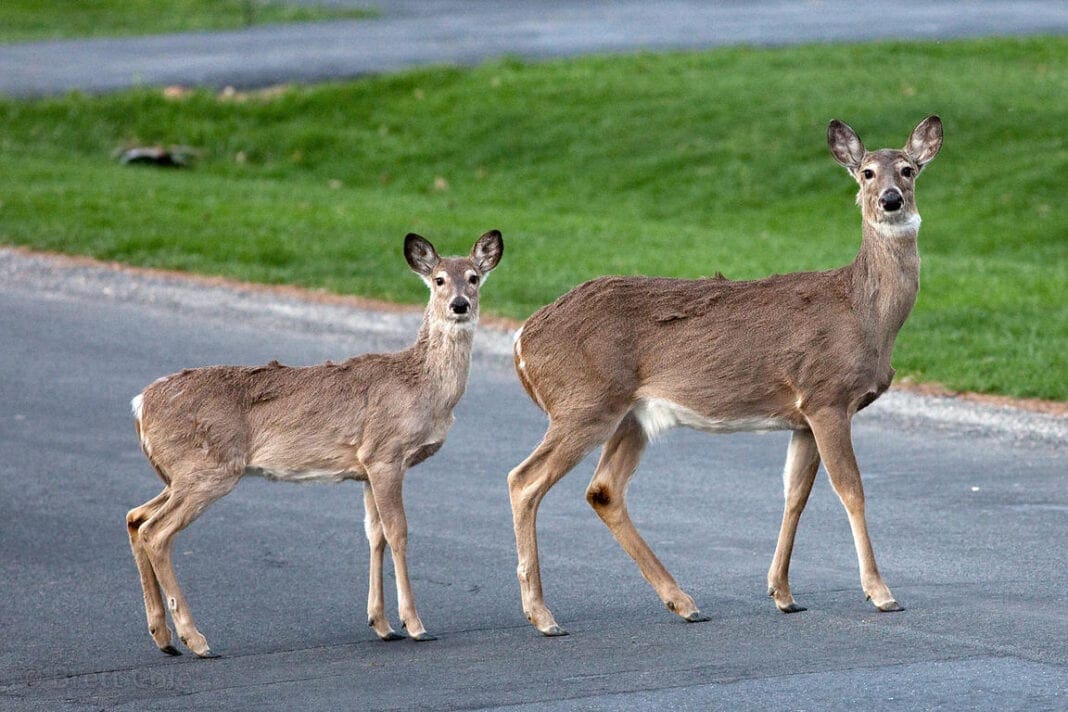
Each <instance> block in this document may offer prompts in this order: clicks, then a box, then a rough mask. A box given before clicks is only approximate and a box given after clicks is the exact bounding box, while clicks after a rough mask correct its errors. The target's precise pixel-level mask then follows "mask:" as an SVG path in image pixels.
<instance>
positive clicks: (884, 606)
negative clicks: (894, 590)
mask: <svg viewBox="0 0 1068 712" xmlns="http://www.w3.org/2000/svg"><path fill="white" fill-rule="evenodd" d="M875 607H876V608H878V609H879V610H880V611H882V612H883V613H897V612H898V611H903V610H905V607H904V606H902V605H901V604H900V603H898V602H897V601H895V600H893V599H891V600H889V601H887V602H886V603H879V604H876V606H875Z"/></svg>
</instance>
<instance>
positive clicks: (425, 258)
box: [404, 232, 441, 277]
mask: <svg viewBox="0 0 1068 712" xmlns="http://www.w3.org/2000/svg"><path fill="white" fill-rule="evenodd" d="M404 259H406V260H408V266H409V267H411V268H412V271H413V272H415V273H416V274H418V275H420V276H422V277H429V276H430V273H431V272H433V271H434V268H435V267H437V266H438V263H439V262H441V258H440V257H439V256H438V251H437V250H435V249H434V246H433V245H431V244H430V241H429V240H427V239H426V238H425V237H421V236H419V235H416V234H415V233H414V232H409V233H408V234H407V235H406V236H405V238H404Z"/></svg>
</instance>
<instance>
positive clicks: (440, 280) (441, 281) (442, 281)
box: [434, 277, 445, 287]
mask: <svg viewBox="0 0 1068 712" xmlns="http://www.w3.org/2000/svg"><path fill="white" fill-rule="evenodd" d="M434 284H436V285H438V286H439V287H440V286H441V285H443V284H445V278H444V277H435V278H434Z"/></svg>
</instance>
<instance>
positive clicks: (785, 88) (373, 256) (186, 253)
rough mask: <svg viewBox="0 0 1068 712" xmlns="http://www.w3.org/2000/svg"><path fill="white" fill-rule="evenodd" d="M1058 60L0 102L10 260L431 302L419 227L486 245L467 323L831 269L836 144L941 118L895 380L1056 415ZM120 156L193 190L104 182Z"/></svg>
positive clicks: (775, 63) (457, 78) (855, 226)
mask: <svg viewBox="0 0 1068 712" xmlns="http://www.w3.org/2000/svg"><path fill="white" fill-rule="evenodd" d="M1066 60H1068V40H1065V39H1064V38H1032V39H998V40H980V41H962V42H950V43H938V44H904V43H900V44H899V43H887V44H865V45H855V46H810V47H797V48H788V49H774V50H763V49H748V48H735V49H724V50H717V51H712V52H704V53H687V54H665V55H636V56H612V57H593V58H585V59H579V60H570V61H559V62H552V63H547V64H525V63H521V62H518V61H502V62H495V63H490V64H487V65H484V66H481V67H478V68H475V69H471V70H459V69H442V68H436V69H427V70H419V71H413V72H409V73H404V74H400V75H395V76H386V77H380V78H372V79H368V80H365V81H360V82H355V83H349V84H337V85H325V86H318V87H310V88H294V89H291V90H288V91H285V92H282V93H280V94H279V93H271V94H265V95H262V96H257V95H250V96H245V97H239V98H243V100H241V101H234V100H222V99H221V98H219V97H217V96H215V95H213V94H211V93H208V92H201V93H195V94H193V95H192V96H189V97H187V98H185V99H181V100H168V99H165V98H163V96H162V95H161V93H160V92H158V91H150V90H139V91H132V92H127V93H123V94H118V95H111V96H105V97H97V98H89V97H85V96H79V95H72V96H67V97H64V98H61V99H51V100H39V101H32V102H31V101H0V126H3V127H4V128H3V129H0V156H2V157H3V160H2V165H3V169H2V170H0V201H2V205H0V242H5V243H12V244H22V245H29V246H33V247H37V248H42V249H51V250H60V251H64V252H77V253H84V254H89V255H93V256H96V257H100V258H106V259H116V260H122V261H126V262H130V263H134V264H140V265H149V266H159V267H169V268H177V269H183V270H193V271H198V272H204V273H211V274H225V275H230V276H233V277H237V278H240V279H246V280H255V281H262V282H293V283H298V284H303V285H308V286H314V287H326V288H328V289H332V290H336V291H339V292H348V293H356V294H363V295H369V296H378V297H384V298H386V299H393V300H399V301H403V302H413V303H416V302H421V301H422V300H424V299H425V288H424V287H423V285H422V284H421V283H420V282H419V280H418V279H416V278H415V277H414V276H413V275H410V274H408V273H407V270H406V266H405V264H404V262H403V259H402V257H401V253H400V246H401V242H402V238H403V236H404V234H405V233H406V232H408V231H410V230H414V231H416V232H419V233H422V234H424V235H426V236H427V237H429V238H430V239H432V240H433V241H434V242H435V243H436V244H438V246H439V247H440V248H443V251H446V252H459V251H466V250H467V249H468V248H469V247H470V245H471V243H472V242H473V241H474V239H475V238H476V237H477V236H478V235H479V234H481V233H482V232H483V231H485V230H487V229H489V228H494V227H496V228H500V229H501V230H502V231H503V233H504V237H505V242H506V252H505V257H504V260H503V262H502V265H501V267H500V268H499V270H498V274H496V275H495V277H494V279H493V280H492V281H491V282H490V283H489V285H488V286H487V288H486V292H487V293H486V295H485V298H484V308H486V309H488V310H489V311H492V312H496V313H498V314H503V315H507V316H512V317H519V318H523V317H525V316H527V315H528V314H529V313H531V312H532V311H533V310H534V309H536V308H537V307H538V306H540V305H541V304H544V303H546V302H548V301H551V300H552V299H554V298H555V297H556V296H558V295H559V294H561V293H562V292H564V291H566V290H567V289H568V288H570V287H571V286H573V285H575V284H576V283H578V282H580V281H582V280H585V279H587V278H590V277H593V276H596V275H601V274H606V273H642V274H658V275H678V276H690V277H695V276H700V275H707V274H712V273H714V272H715V271H717V270H722V271H723V272H724V273H725V274H727V276H729V277H731V278H735V279H741V278H753V277H759V276H763V275H765V274H768V273H771V272H787V271H793V270H801V269H824V268H829V267H833V266H838V265H841V264H844V263H846V262H847V261H849V260H851V259H852V258H853V257H854V256H855V254H856V250H857V247H858V245H859V240H860V215H859V211H858V209H857V208H856V206H855V205H854V204H853V196H854V194H855V192H856V188H855V184H854V183H853V182H852V180H851V179H850V178H849V176H848V175H847V174H846V173H845V172H844V171H843V170H842V169H841V168H840V167H839V166H838V165H837V164H836V163H835V162H834V160H833V159H832V158H831V156H830V153H829V152H828V150H827V147H826V141H825V130H826V124H827V121H828V120H829V119H830V118H832V117H839V118H841V119H843V120H845V121H847V122H849V123H850V124H851V125H852V126H854V127H855V128H856V129H857V130H858V132H859V133H860V134H861V136H862V137H863V138H864V139H865V141H866V143H867V144H868V145H869V146H870V147H879V146H887V145H890V146H901V145H903V143H904V141H905V139H906V137H907V136H908V134H909V131H910V130H911V129H912V127H913V126H915V125H916V123H918V122H919V120H920V119H922V118H923V117H924V116H925V115H927V114H929V113H934V112H937V113H939V114H940V115H941V116H942V119H943V121H944V122H945V132H946V140H945V145H944V147H943V150H942V153H941V154H940V155H939V157H938V158H937V160H935V161H934V163H932V164H931V165H930V166H929V167H928V168H927V169H926V170H925V172H924V175H923V176H921V177H920V179H919V187H918V199H919V203H920V208H921V210H922V212H923V216H924V228H923V230H922V234H921V236H920V248H921V253H922V255H923V260H924V262H923V278H922V279H923V288H922V291H921V292H920V297H919V302H918V304H917V307H916V310H915V311H914V313H913V315H912V317H911V319H910V321H909V322H907V323H906V325H905V328H904V330H903V331H902V333H901V335H900V337H899V340H898V345H897V349H896V351H895V358H894V362H895V366H896V367H897V368H898V371H899V375H908V376H911V377H913V378H916V379H919V380H928V381H932V380H933V381H938V382H941V383H944V384H946V385H947V386H949V387H951V388H955V389H965V390H974V391H981V392H994V393H1004V394H1009V395H1016V396H1034V397H1044V398H1053V399H1060V400H1066V399H1068V365H1066V357H1065V354H1066V353H1068V305H1066V303H1068V298H1066V295H1068V222H1066V213H1065V209H1064V196H1065V194H1066V192H1068V191H1066V187H1068V186H1066V178H1065V176H1066V175H1068V150H1066V147H1065V131H1064V127H1065V126H1068V82H1066V79H1068V77H1066V71H1065V67H1066V66H1068V65H1066ZM130 143H161V144H165V145H166V144H182V145H189V146H194V147H197V148H198V149H199V150H200V151H201V155H200V158H199V159H198V161H197V162H196V165H195V167H194V168H193V169H192V170H186V171H179V170H154V169H144V168H141V169H138V168H130V167H122V166H119V165H117V164H116V163H115V162H114V161H113V160H112V159H111V154H112V152H113V151H114V150H115V149H116V148H117V147H120V146H123V145H126V144H130Z"/></svg>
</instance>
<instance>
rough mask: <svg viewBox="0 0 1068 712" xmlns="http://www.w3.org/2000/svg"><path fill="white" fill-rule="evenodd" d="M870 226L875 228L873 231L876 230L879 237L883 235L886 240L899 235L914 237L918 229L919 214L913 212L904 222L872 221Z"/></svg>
mask: <svg viewBox="0 0 1068 712" xmlns="http://www.w3.org/2000/svg"><path fill="white" fill-rule="evenodd" d="M872 227H874V228H875V232H877V233H878V234H879V236H880V237H884V238H886V239H888V240H892V239H896V238H901V237H915V235H916V233H917V232H919V230H920V216H919V214H918V213H913V215H912V217H910V218H909V219H908V220H905V221H904V222H899V223H891V222H874V223H872Z"/></svg>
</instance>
